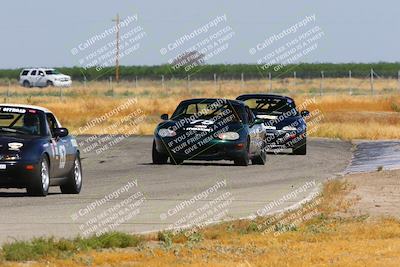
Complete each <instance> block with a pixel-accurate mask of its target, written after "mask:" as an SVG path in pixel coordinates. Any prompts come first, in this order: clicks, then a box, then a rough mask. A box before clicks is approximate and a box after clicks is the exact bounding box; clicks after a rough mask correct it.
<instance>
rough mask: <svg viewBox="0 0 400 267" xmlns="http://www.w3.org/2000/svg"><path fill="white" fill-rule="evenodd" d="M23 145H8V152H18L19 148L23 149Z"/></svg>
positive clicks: (16, 143) (15, 143)
mask: <svg viewBox="0 0 400 267" xmlns="http://www.w3.org/2000/svg"><path fill="white" fill-rule="evenodd" d="M23 146H24V144H23V143H18V142H14V143H8V149H9V150H16V151H19V149H20V148H21V147H23Z"/></svg>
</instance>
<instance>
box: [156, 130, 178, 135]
mask: <svg viewBox="0 0 400 267" xmlns="http://www.w3.org/2000/svg"><path fill="white" fill-rule="evenodd" d="M158 135H159V136H161V137H172V136H175V135H176V132H175V131H173V130H170V129H160V130H158Z"/></svg>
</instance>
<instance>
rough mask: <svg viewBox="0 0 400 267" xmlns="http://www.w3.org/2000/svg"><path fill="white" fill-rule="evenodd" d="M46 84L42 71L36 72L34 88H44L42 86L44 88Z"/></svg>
mask: <svg viewBox="0 0 400 267" xmlns="http://www.w3.org/2000/svg"><path fill="white" fill-rule="evenodd" d="M46 82H47V81H46V74H45V73H44V71H43V70H38V72H37V80H36V86H39V87H44V86H46Z"/></svg>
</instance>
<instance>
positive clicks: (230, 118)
mask: <svg viewBox="0 0 400 267" xmlns="http://www.w3.org/2000/svg"><path fill="white" fill-rule="evenodd" d="M161 119H163V122H161V123H160V124H159V125H158V126H157V128H156V129H155V132H154V141H153V151H152V158H153V163H154V164H165V163H167V162H168V159H170V162H171V163H173V164H181V163H182V162H183V161H184V160H233V161H234V163H235V165H239V166H247V165H248V164H249V160H251V161H252V163H253V164H265V160H266V152H265V150H264V146H265V138H266V131H265V129H264V128H263V127H262V125H261V124H262V122H263V121H262V120H258V119H256V117H255V116H254V114H253V113H252V111H251V110H250V108H249V107H248V106H246V105H245V104H244V103H243V102H242V101H237V100H227V99H206V98H200V99H189V100H184V101H182V102H181V103H180V104H179V105H178V107H177V108H176V110H175V112H174V113H173V114H172V116H171V118H168V115H167V114H163V115H162V116H161Z"/></svg>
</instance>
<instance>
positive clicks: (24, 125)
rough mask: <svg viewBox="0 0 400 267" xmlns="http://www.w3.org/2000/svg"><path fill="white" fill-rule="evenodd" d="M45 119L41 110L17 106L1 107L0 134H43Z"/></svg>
mask: <svg viewBox="0 0 400 267" xmlns="http://www.w3.org/2000/svg"><path fill="white" fill-rule="evenodd" d="M44 129H45V127H44V121H43V116H42V114H41V112H39V111H37V110H34V109H25V108H17V107H1V108H0V135H4V134H21V135H43V133H44Z"/></svg>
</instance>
